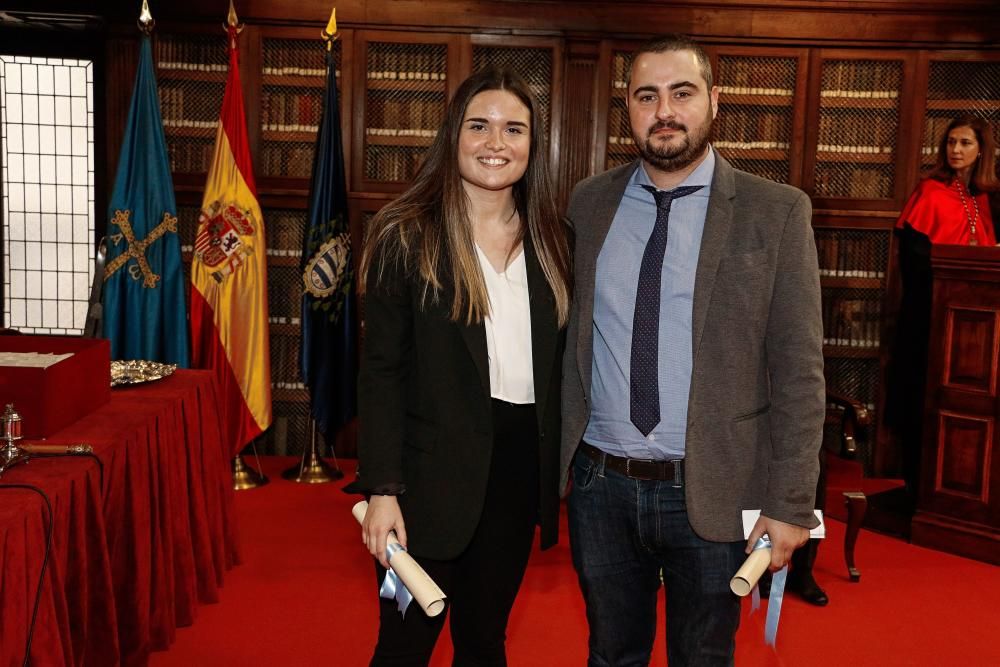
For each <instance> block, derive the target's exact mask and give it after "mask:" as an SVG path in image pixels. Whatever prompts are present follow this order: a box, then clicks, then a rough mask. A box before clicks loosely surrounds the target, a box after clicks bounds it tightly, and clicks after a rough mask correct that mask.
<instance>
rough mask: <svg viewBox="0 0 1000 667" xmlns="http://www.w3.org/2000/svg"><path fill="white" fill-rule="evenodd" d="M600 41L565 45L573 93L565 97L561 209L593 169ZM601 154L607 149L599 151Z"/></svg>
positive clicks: (568, 85)
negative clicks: (578, 184)
mask: <svg viewBox="0 0 1000 667" xmlns="http://www.w3.org/2000/svg"><path fill="white" fill-rule="evenodd" d="M599 53H600V49H599V44H598V42H596V41H571V42H569V43H568V44H567V45H566V71H565V82H566V88H565V90H567V91H572V94H568V95H565V96H564V97H563V107H562V134H561V136H560V137H559V145H560V146H561V147H562V148H561V155H560V160H561V165H560V167H561V168H560V170H559V174H558V176H557V178H558V181H557V183H556V197H557V198H558V202H559V208H560V210H562V209H563V208H564V207H565V204H566V202H567V201H568V199H569V194H570V192H571V191H572V189H573V186H574V185H576V183H577V182H579V181H580V179H582V178H586V177H587V176H590V175H591V174H592V173H593V170H592V164H591V161H592V158H593V156H594V155H595V153H598V151H595V150H594V141H595V140H596V136H597V134H598V132H597V115H598V114H596V113H595V112H596V110H597V108H598V105H597V103H596V98H597V78H598V77H597V69H598V56H599ZM599 153H600V154H601V155H603V154H604V151H599Z"/></svg>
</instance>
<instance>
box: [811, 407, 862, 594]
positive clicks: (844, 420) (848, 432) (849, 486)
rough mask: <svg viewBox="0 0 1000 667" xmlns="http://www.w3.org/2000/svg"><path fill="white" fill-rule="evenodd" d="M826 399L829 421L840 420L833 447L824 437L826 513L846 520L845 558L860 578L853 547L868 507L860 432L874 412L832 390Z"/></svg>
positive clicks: (851, 572) (850, 571) (852, 575)
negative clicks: (861, 458)
mask: <svg viewBox="0 0 1000 667" xmlns="http://www.w3.org/2000/svg"><path fill="white" fill-rule="evenodd" d="M826 402H827V408H828V409H827V421H828V422H829V421H831V420H832V421H834V423H836V424H838V429H837V432H838V438H837V442H836V443H835V444H833V446H832V447H831V444H830V443H829V439H824V440H825V442H824V448H823V455H824V456H825V457H826V460H825V462H824V463H825V466H824V468H825V471H824V475H823V476H824V477H825V479H824V480H822V484H823V485H824V489H823V491H824V492H825V497H826V503H825V504H826V507H825V508H824V513H825V514H826V515H828V516H832V517H834V518H837V519H841V520H843V521H845V522H846V523H847V532H846V533H845V535H844V560H845V561H846V563H847V572H848V575H849V576H850V578H851V581H858V580H860V579H861V573H860V572H859V571H858V568H857V566H856V565H855V562H854V547H855V545H856V544H857V542H858V534H859V533H860V532H861V523H862V521H864V518H865V512H866V511H867V509H868V499H867V496H866V495H865V491H864V487H865V484H864V468H863V467H862V465H861V463H860V462H859V461H857V455H858V441H857V436H858V432H859V430H861V429H864V428H867V427H868V426H869V425H870V424H871V413H869V412H868V408H866V407H865V406H864V405H863V404H862V403H860V402H859V401H856V400H854V399H853V398H850V397H848V396H843V395H840V394H836V393H834V392H830V391H827V393H826ZM839 498H843V503H840V504H838V500H839Z"/></svg>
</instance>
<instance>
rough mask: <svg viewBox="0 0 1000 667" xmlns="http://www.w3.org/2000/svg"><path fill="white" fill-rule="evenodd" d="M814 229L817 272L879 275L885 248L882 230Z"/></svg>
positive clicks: (829, 274)
mask: <svg viewBox="0 0 1000 667" xmlns="http://www.w3.org/2000/svg"><path fill="white" fill-rule="evenodd" d="M858 234H859V233H858V232H839V231H827V230H824V231H822V232H817V234H816V251H817V253H818V255H819V274H820V275H821V276H837V277H844V278H882V277H884V276H885V262H886V261H887V260H886V257H887V256H888V252H887V250H886V247H885V245H886V240H885V238H884V234H877V233H864V236H859V235H858Z"/></svg>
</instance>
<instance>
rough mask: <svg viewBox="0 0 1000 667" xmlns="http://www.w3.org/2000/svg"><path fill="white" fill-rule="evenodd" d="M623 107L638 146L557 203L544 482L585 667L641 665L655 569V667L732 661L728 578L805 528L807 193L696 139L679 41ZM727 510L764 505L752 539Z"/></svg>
mask: <svg viewBox="0 0 1000 667" xmlns="http://www.w3.org/2000/svg"><path fill="white" fill-rule="evenodd" d="M627 104H628V111H629V119H630V121H631V129H632V134H633V138H634V140H635V143H636V145H637V146H638V147H639V149H640V153H641V158H640V159H638V160H636V161H635V162H633V163H631V164H628V165H625V166H622V167H618V168H616V169H612V170H611V171H608V172H606V173H604V174H600V175H598V176H594V177H592V178H589V179H587V180H585V181H583V182H581V183H579V184H578V185H577V187H576V188H575V189H574V192H573V195H572V197H571V200H570V204H569V207H568V210H567V217H568V218H569V221H570V224H571V225H572V226H573V227H574V229H575V232H576V255H575V260H574V263H575V272H576V283H575V285H576V287H575V289H576V293H575V298H574V302H573V308H572V311H571V315H570V322H569V329H568V332H567V344H566V355H565V357H564V365H563V441H562V477H561V480H560V488H561V489H562V490H564V491H565V489H566V488H567V482H568V480H569V478H570V477H572V487H571V491H570V492H569V504H568V506H569V527H570V544H571V548H572V553H573V563H574V566H575V567H576V570H577V573H578V575H579V580H580V586H581V588H582V590H583V595H584V598H585V600H586V603H587V620H588V622H589V625H590V658H589V661H588V664H589V665H592V666H597V665H601V666H604V665H616V666H619V667H620V666H623V665H646V664H648V663H649V660H650V654H651V651H652V646H653V638H654V636H655V634H656V605H657V595H658V590H659V587H660V582H661V573H662V581H663V583H664V584H665V588H666V598H667V600H666V608H667V654H668V658H669V662H670V665H671V666H672V667H676V666H678V665H694V664H697V665H731V664H732V663H733V655H734V651H735V635H736V629H737V626H738V625H739V616H740V602H739V598H737V597H736V596H735V595H733V594H732V593H731V592H730V590H729V585H728V583H729V579H730V577H731V576H732V575H733V574H734V573H735V572H736V570H737V569H738V568H739V566H740V564H741V563H742V561H743V559H744V558H745V557H746V553H747V552H748V551H749V550H750V548H751V545H753V544H754V543H755V542H756V541H757V538H759V537H760V536H761V535H763V534H765V533H766V534H767V535H768V536H769V538H770V541H771V545H772V551H771V569H772V570H775V569H778V568H780V567H782V566H784V565H785V564H786V563H787V562H788V560H789V558H790V557H791V555H792V552H793V551H794V550H795V548H796V547H798V546H800V545H802V544H804V543H805V541H806V540H807V538H808V536H809V529H810V528H813V527H815V526H816V524H817V520H816V517H815V516H814V514H813V501H814V495H815V489H816V480H817V475H818V467H819V463H818V462H819V448H820V441H821V437H822V425H823V418H824V411H825V410H824V408H825V405H824V403H825V393H824V391H825V390H824V380H823V336H822V330H823V328H822V316H821V309H820V285H819V270H818V267H817V259H816V248H815V243H814V240H813V233H812V227H811V225H810V215H811V206H810V203H809V199H808V197H806V195H805V194H804V193H803V192H801V191H800V190H797V189H795V188H793V187H789V186H786V185H779V184H777V183H772V182H770V181H767V180H764V179H761V178H757V177H755V176H752V175H750V174H747V173H745V172H742V171H739V170H737V169H734V168H733V167H732V166H730V164H729V163H728V162H727V161H726V160H725V159H723V158H722V157H721V156H720V155H718V154H717V153H716V152H715V151H714V150H713V149H712V146H711V144H710V138H711V134H712V122H713V120H714V119H715V117H716V114H717V113H718V89H717V88H716V87H714V86H713V85H712V71H711V64H710V61H709V59H708V56H707V55H706V54H705V51H704V50H703V49H702V48H701V46H699V45H698V44H697V43H695V42H694V41H692V40H691V39H689V38H687V37H684V36H680V35H669V36H666V37H662V38H659V39H656V40H654V41H652V42H649V43H647V44H646V45H644V46H642V47H641V48H639V49H638V50H637V51H636V52H635V54H634V56H633V60H632V68H631V72H630V77H629V82H628V93H627ZM668 228H669V231H668ZM744 509H760V510H761V515H760V519H759V520H758V521H757V523H756V525H755V526H754V528H753V530H752V531H751V533H750V536H749V540H747V539H745V538H744V537H745V536H744V534H743V529H742V510H744Z"/></svg>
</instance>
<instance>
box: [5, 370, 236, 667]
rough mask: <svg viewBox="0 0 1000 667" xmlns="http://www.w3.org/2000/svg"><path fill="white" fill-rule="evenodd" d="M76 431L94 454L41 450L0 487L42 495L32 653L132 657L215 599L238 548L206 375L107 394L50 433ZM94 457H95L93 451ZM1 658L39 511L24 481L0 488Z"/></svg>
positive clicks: (84, 660)
mask: <svg viewBox="0 0 1000 667" xmlns="http://www.w3.org/2000/svg"><path fill="white" fill-rule="evenodd" d="M48 442H49V443H53V444H60V443H63V444H67V443H75V442H87V443H89V444H91V445H93V447H94V453H95V454H96V457H97V460H95V459H93V458H85V457H81V458H48V459H45V458H39V459H34V460H31V461H29V462H28V463H27V464H25V465H21V466H18V467H16V468H13V469H11V470H9V471H8V472H7V473H5V474H4V476H3V478H2V479H0V486H4V485H8V484H31V485H34V486H36V487H38V488H40V489H42V490H43V491H44V492H45V494H46V495H47V496H48V497H49V499H50V501H51V504H52V510H53V540H52V553H51V557H50V561H49V568H48V570H47V571H46V575H45V579H44V581H43V584H42V594H41V602H40V605H39V611H38V619H37V621H36V624H35V631H34V640H33V643H32V649H31V664H34V665H45V666H46V667H50V666H58V665H88V666H89V665H101V666H102V667H103V666H105V665H112V666H113V665H118V664H122V665H143V664H146V662H147V661H148V658H149V653H150V651H153V650H162V649H165V648H167V646H169V644H170V643H171V642H172V641H173V639H174V633H175V630H176V628H177V627H178V626H182V625H188V624H190V623H192V622H193V620H194V616H195V609H196V607H197V605H198V604H199V603H207V602H214V601H216V600H217V599H218V589H219V586H221V584H222V579H223V574H224V572H225V570H227V569H228V568H230V567H232V566H233V564H234V563H235V562H237V560H238V557H239V555H238V551H237V539H236V529H235V523H234V511H233V492H232V481H231V476H230V471H229V459H230V454H231V452H230V451H228V449H229V447H224V446H223V443H222V439H221V430H220V424H219V419H218V406H217V397H216V393H215V388H214V385H213V383H212V376H211V374H210V373H208V372H205V371H177V372H176V373H174V375H172V376H171V377H169V378H166V379H164V380H160V381H158V382H154V383H150V384H147V385H141V386H137V387H133V388H129V389H119V390H115V391H114V392H113V393H112V397H111V401H110V403H108V404H106V405H104V406H103V407H101V408H100V409H98V410H96V411H94V412H92V413H91V414H89V415H87V416H86V417H84V418H82V419H80V420H79V421H77V422H75V423H73V424H72V425H70V426H69V427H67V428H66V429H64V430H63V431H61V432H59V433H57V434H55V435H53V436H52V437H51V438H49V440H48ZM98 461H99V463H98ZM0 494H2V495H0V573H2V576H3V578H2V581H0V619H2V623H3V626H2V631H0V666H2V667H7V666H8V665H10V666H14V665H20V664H21V663H22V661H23V659H24V655H23V654H24V647H25V640H26V638H27V629H28V626H29V622H30V618H31V612H32V608H33V605H34V600H35V592H36V590H37V587H38V578H39V568H40V565H41V562H42V555H43V552H44V546H45V532H46V527H47V516H46V512H45V510H44V501H43V500H42V498H41V497H40V496H39V495H37V494H35V493H33V492H32V491H29V490H20V489H2V490H0Z"/></svg>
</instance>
